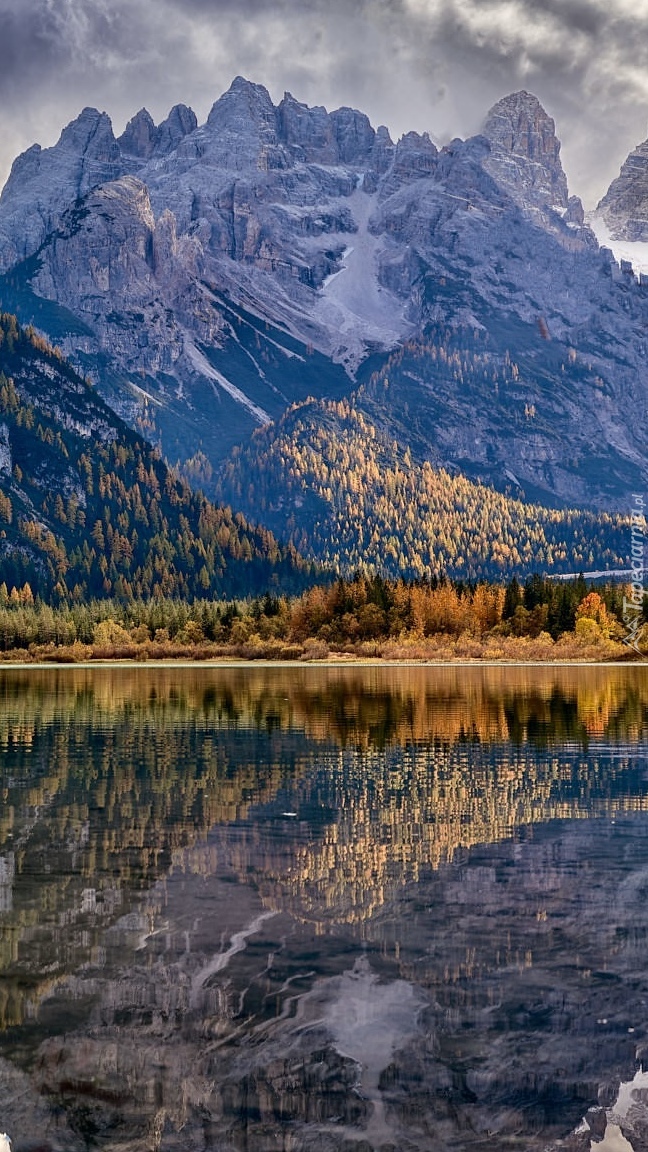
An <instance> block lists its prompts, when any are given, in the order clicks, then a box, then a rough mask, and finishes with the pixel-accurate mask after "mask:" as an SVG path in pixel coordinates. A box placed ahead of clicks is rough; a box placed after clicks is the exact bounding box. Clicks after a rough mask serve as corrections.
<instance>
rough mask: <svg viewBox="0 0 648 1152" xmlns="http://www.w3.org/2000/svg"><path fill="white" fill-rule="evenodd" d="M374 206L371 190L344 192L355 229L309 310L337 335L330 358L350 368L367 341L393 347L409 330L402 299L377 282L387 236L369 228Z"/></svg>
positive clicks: (364, 352) (375, 196)
mask: <svg viewBox="0 0 648 1152" xmlns="http://www.w3.org/2000/svg"><path fill="white" fill-rule="evenodd" d="M376 206H377V195H376V194H373V195H371V196H369V195H367V193H366V192H364V191H362V190H361V189H357V190H356V191H355V192H354V193H353V194H352V195H351V196H350V197H349V208H350V210H351V213H352V215H353V219H354V222H355V224H356V226H357V232H355V233H354V234H353V244H351V245H349V246H348V247H347V248H345V249H344V251H343V253H342V257H341V259H342V264H343V267H342V268H340V269H338V270H337V271H336V272H334V273H332V274H331V275H330V276H328V277H327V278H326V279H325V280H324V282H323V284H322V287H321V289H320V292H319V299H318V301H317V304H316V306H315V309H314V318H315V320H316V321H317V322H319V323H320V324H321V325H322V327H324V328H326V329H328V330H329V331H330V332H335V333H338V334H339V335H338V340H337V347H336V348H335V357H336V359H338V360H340V361H341V362H342V363H344V364H345V365H347V366H348V367H349V368H350V369H351V370H353V369H354V368H356V367H357V365H358V364H359V363H360V361H361V360H362V359H364V357H365V356H366V352H367V345H368V344H369V345H371V344H374V345H377V346H378V347H381V348H393V347H394V345H396V344H398V343H399V342H400V341H401V340H402V339H403V338H404V337H405V336H406V335H407V333H408V332H409V331H411V325H410V324H408V322H407V320H406V318H405V305H404V302H403V300H399V299H398V297H397V296H395V295H394V294H393V293H392V292H390V291H389V290H388V289H386V288H383V287H382V285H381V284H380V282H379V260H380V255H381V253H382V252H383V251H384V249H385V245H386V243H387V240H386V238H385V237H384V236H374V235H373V234H372V232H371V231H370V220H371V216H372V213H373V211H374V209H375V208H376Z"/></svg>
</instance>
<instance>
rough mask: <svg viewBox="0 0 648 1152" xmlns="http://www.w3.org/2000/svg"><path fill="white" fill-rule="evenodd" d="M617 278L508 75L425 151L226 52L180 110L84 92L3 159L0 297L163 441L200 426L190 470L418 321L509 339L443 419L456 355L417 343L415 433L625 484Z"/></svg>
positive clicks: (639, 337) (637, 435)
mask: <svg viewBox="0 0 648 1152" xmlns="http://www.w3.org/2000/svg"><path fill="white" fill-rule="evenodd" d="M3 272H4V273H6V275H5V276H4V277H2V273H3ZM617 272H618V275H617ZM635 287H636V292H635ZM642 291H643V288H642V286H641V285H634V280H633V282H632V284H630V281H629V280H628V278H626V279H624V278H623V273H622V270H621V269H620V268H618V269H615V268H614V267H613V264H612V262H611V257H610V254H609V253H607V254H606V253H604V252H601V251H600V250H599V248H598V246H597V244H596V240H595V237H594V235H593V234H592V232H591V231H590V230H589V229H588V228H586V227H583V216H582V207H581V205H580V204H579V202H578V201H577V200H576V199H569V198H568V192H567V181H566V179H565V174H564V172H563V169H562V165H561V162H560V142H559V140H558V139H557V137H556V132H555V125H554V121H553V119H552V118H551V117H550V116H549V115H548V113H547V112H546V111H545V109H544V108H543V107H542V105H541V104H540V102H539V100H538V99H537V98H536V97H535V96H533V95H531V94H530V93H528V92H516V93H512V94H510V95H509V96H506V97H504V98H503V99H502V100H500V101H498V103H497V104H496V105H495V106H494V107H493V108H492V109H491V110H490V112H489V113H488V115H487V117H486V122H485V124H484V130H483V134H481V135H478V136H474V137H472V138H471V139H469V140H466V141H461V140H455V141H453V142H452V143H451V144H449V145H447V146H446V147H443V148H441V149H437V147H436V146H435V144H434V143H433V141H432V139H431V138H430V136H429V135H428V134H426V133H422V134H420V133H417V132H405V133H404V134H403V135H402V136H401V138H400V139H399V140H398V142H397V143H394V142H393V141H392V139H391V137H390V135H389V132H388V131H387V129H386V128H384V127H380V128H378V129H376V128H374V127H373V125H372V124H371V122H370V120H369V118H368V117H367V116H366V115H365V114H364V113H363V112H361V111H358V110H357V109H353V108H348V107H341V108H338V109H336V110H334V111H331V112H329V111H328V110H327V109H326V108H324V107H321V106H315V107H309V106H308V105H307V104H305V103H301V102H300V101H299V100H298V99H297V98H296V97H295V96H293V95H292V94H291V93H290V92H286V93H285V94H284V96H283V98H282V99H281V101H280V102H279V103H278V104H277V105H275V104H274V103H273V100H272V98H271V96H270V93H269V92H268V90H267V89H266V88H265V87H264V86H263V85H260V84H255V83H252V82H251V81H249V80H246V79H245V78H243V77H240V76H239V77H237V78H236V79H235V80H234V81H233V83H232V84H231V85H230V87H229V89H228V91H227V92H225V93H224V94H223V95H222V96H221V97H220V99H218V100H217V101H216V102H215V103H214V105H213V107H212V109H211V111H210V113H209V117H208V119H207V121H206V123H204V124H202V125H200V126H199V125H198V124H197V121H196V117H195V115H194V113H193V112H192V111H191V109H189V108H187V107H186V106H185V105H181V104H180V105H176V106H175V107H174V108H173V109H172V110H171V112H170V113H169V116H168V117H167V119H166V120H165V121H163V123H162V124H160V125H156V124H155V123H154V120H153V118H152V116H151V115H150V113H149V112H148V111H147V110H146V109H141V110H140V111H139V112H137V113H136V115H134V116H133V118H132V119H131V120H130V121H129V123H128V125H127V126H126V129H125V131H124V132H123V133H122V135H121V136H120V137H119V139H118V140H116V139H115V137H114V134H113V131H112V125H111V123H110V120H109V118H108V117H107V116H106V115H105V113H101V112H98V111H97V110H96V109H84V111H83V112H82V113H81V115H80V116H79V117H77V119H76V120H75V121H73V123H72V124H71V125H68V127H67V128H66V129H65V130H64V132H63V133H62V135H61V139H60V140H59V142H58V144H57V145H55V146H54V147H53V148H48V149H40V148H38V147H34V148H33V149H30V150H29V151H28V152H26V153H25V154H24V155H23V156H22V157H20V158H19V159H18V160H17V161H16V163H15V165H14V168H13V170H12V175H11V178H10V180H9V182H8V184H7V187H6V188H5V191H4V193H3V195H2V200H1V201H0V296H1V297H2V303H3V304H4V306H5V308H6V309H7V310H10V309H13V310H16V309H17V310H19V311H21V310H22V316H23V318H24V319H25V321H32V320H33V321H34V322H35V323H36V324H37V325H38V326H39V327H42V328H43V330H44V331H46V332H47V333H48V334H50V335H51V336H52V338H53V339H54V340H55V341H56V343H57V344H60V346H61V347H62V348H63V350H64V351H65V352H66V353H68V354H70V355H71V356H73V357H75V358H76V362H77V363H78V364H79V366H81V367H82V368H83V371H84V372H87V373H92V374H93V375H94V377H95V379H96V380H97V382H98V383H100V384H101V386H102V387H103V388H104V395H106V396H107V397H108V398H109V399H110V402H111V403H112V404H114V405H115V406H116V407H117V409H118V410H119V411H120V412H122V413H123V414H124V416H125V417H126V418H128V419H129V420H131V421H132V422H134V423H137V422H138V421H142V422H143V426H144V427H145V428H146V429H147V434H150V436H151V437H152V438H154V439H156V441H157V442H160V443H161V444H162V447H163V451H164V452H165V453H167V455H168V456H169V458H170V459H172V460H173V461H176V460H179V461H180V462H182V461H191V460H192V459H193V457H194V456H195V454H196V452H197V448H198V446H199V447H200V451H201V453H203V454H204V455H205V458H207V457H208V458H209V459H208V461H207V462H208V464H209V466H210V467H211V468H212V469H213V470H214V471H215V469H216V468H217V467H218V465H219V462H220V461H222V460H223V457H224V455H225V454H226V453H227V452H228V451H229V449H230V448H231V447H232V445H233V444H234V443H237V442H239V441H241V440H244V439H245V438H246V436H248V435H249V434H250V433H251V431H252V430H253V428H254V427H256V426H258V425H265V424H267V423H268V422H269V421H271V420H274V419H276V418H277V417H278V416H280V415H281V413H282V411H283V410H284V409H285V407H286V406H288V405H290V404H291V403H293V402H298V401H300V400H301V399H304V398H305V397H306V396H308V395H313V396H315V397H319V396H322V395H327V396H329V397H330V396H336V397H337V396H340V395H344V394H345V390H348V389H349V388H351V387H353V386H354V381H355V382H357V383H361V378H362V373H363V372H365V371H367V372H368V371H369V370H370V369H369V366H370V365H371V364H372V363H374V358H376V359H377V360H378V361H379V360H380V358H381V357H382V356H384V355H389V353H390V352H393V351H394V350H395V349H398V348H399V346H402V345H404V343H405V342H407V343H409V342H411V341H412V340H414V341H416V340H417V339H420V340H423V341H425V339H426V333H428V332H429V331H430V330H431V329H430V326H435V325H436V326H440V327H441V328H442V330H443V331H444V332H446V333H447V332H451V331H453V330H454V329H459V330H462V331H463V330H466V331H468V332H469V333H470V334H471V337H470V338H471V339H472V338H473V336H472V334H474V333H475V332H477V333H486V332H487V333H495V335H494V336H493V343H492V349H493V350H492V352H489V353H488V355H494V356H499V355H500V353H501V355H502V356H503V357H505V355H508V356H509V359H510V360H511V362H513V361H516V363H517V360H519V361H520V363H519V364H518V369H516V370H519V381H520V384H519V391H520V396H519V397H517V394H516V396H513V392H512V391H510V390H508V389H509V384H510V382H508V378H507V379H506V381H504V383H503V385H502V391H501V394H500V393H498V391H497V389H496V387H495V384H496V383H497V381H496V378H495V377H494V376H493V373H492V372H491V370H490V369H487V368H486V367H484V369H483V371H482V369H481V368H480V370H479V372H477V375H476V377H475V379H476V380H477V381H478V383H476V384H475V386H474V393H473V395H472V396H471V399H470V403H469V404H468V405H467V407H465V408H464V409H462V410H461V411H462V413H463V414H462V416H461V418H460V419H459V418H458V417H457V412H458V411H459V409H458V408H457V399H456V394H457V395H459V394H461V393H462V389H464V384H463V383H462V379H461V372H462V371H463V369H460V368H459V367H457V368H456V369H455V368H453V369H452V371H451V372H450V376H449V378H448V380H445V376H443V373H444V372H445V369H444V368H443V367H442V363H445V361H443V362H442V360H441V359H439V360H438V363H437V367H436V368H435V369H434V372H433V373H432V375H431V376H430V380H429V388H428V383H427V377H425V381H426V383H425V388H424V391H423V393H422V398H421V397H420V396H419V398H417V399H416V400H412V405H411V408H410V410H409V414H408V416H407V419H406V420H404V425H403V426H404V427H405V428H406V433H405V437H407V436H410V435H411V436H414V435H416V436H418V438H419V441H420V443H423V442H424V444H425V447H424V448H423V449H420V451H425V452H432V451H434V453H436V455H435V456H434V458H435V460H437V462H446V463H448V464H451V465H452V466H453V467H459V468H460V469H462V470H465V469H466V468H467V467H468V465H467V464H466V461H470V460H472V461H473V462H474V464H475V468H477V467H478V468H479V475H480V476H481V477H482V478H489V479H492V480H493V481H494V482H496V483H500V482H501V476H502V474H503V473H502V468H504V469H508V470H509V472H512V474H513V475H514V476H515V477H516V480H515V483H516V484H517V483H519V484H520V485H521V486H522V487H524V488H527V486H528V487H529V489H530V490H532V491H539V492H550V493H551V494H552V497H554V496H555V498H556V499H558V500H568V499H569V498H570V496H571V494H572V493H573V492H578V493H579V494H581V496H580V498H582V499H583V500H588V501H591V502H592V503H595V502H597V501H599V502H600V501H601V500H603V496H602V495H601V483H602V482H601V481H600V477H601V476H602V474H603V473H604V472H605V473H606V476H611V477H612V479H611V480H610V485H611V488H612V489H614V491H619V492H625V491H635V490H637V488H636V485H637V484H638V483H639V481H640V479H641V477H642V476H643V474H644V473H643V469H644V464H643V461H644V460H645V458H646V455H647V453H648V450H647V449H646V444H648V417H645V418H644V416H643V415H642V413H643V412H644V410H645V411H648V406H647V405H646V404H645V395H644V386H643V383H642V381H643V376H642V373H643V372H644V371H645V369H644V367H643V365H644V363H645V354H644V351H643V344H642V341H644V339H645V329H646V326H647V324H648V316H645V315H644V312H645V311H646V308H647V307H648V305H646V300H645V299H644V295H642ZM500 331H501V333H502V335H501V339H500V337H499V336H498V332H500ZM80 333H81V336H80ZM547 335H550V337H551V340H550V341H548V340H547V339H546V337H547ZM561 342H562V345H564V348H563V350H562V351H561V350H560V349H561ZM505 343H506V348H504V344H505ZM518 343H519V349H520V351H519V352H517V351H516V347H517V345H518ZM509 344H510V347H509ZM581 344H583V346H584V347H586V348H587V352H586V354H584V355H583V359H582V363H581V359H580V358H578V359H577V360H576V361H574V359H573V354H572V351H571V349H572V346H573V347H580V346H581ZM611 348H614V349H617V350H619V349H620V350H621V352H620V353H619V355H617V354H616V352H615V355H614V358H613V357H612V354H611V352H610V349H611ZM529 349H531V350H532V351H531V352H529V351H528V350H529ZM442 351H443V352H444V354H445V350H444V349H442ZM461 355H462V352H461V347H458V351H457V357H458V360H457V365H459V364H460V363H463V361H462V360H461ZM476 355H477V354H476ZM527 355H529V356H532V357H533V356H537V358H538V362H541V363H542V365H543V368H542V372H539V370H538V372H536V368H535V367H534V365H531V367H529V364H527V363H525V361H524V357H526V356H527ZM516 358H517V359H516ZM569 366H573V367H571V368H570V371H571V375H570V377H569V379H570V382H571V390H570V391H569V392H568V394H567V399H565V395H564V382H565V380H566V379H567V368H568V367H569ZM563 368H564V373H563ZM371 370H373V369H371ZM435 373H436V376H435ZM534 373H535V375H534ZM542 373H545V374H546V376H547V378H550V384H548V385H547V389H548V390H547V391H543V387H544V385H542V384H541V383H537V386H536V385H535V384H534V383H533V381H534V380H536V381H539V380H544V379H545V376H544V375H542ZM415 374H416V373H415ZM505 376H506V373H505V372H504V376H503V377H502V379H503V380H504V377H505ZM437 377H439V378H438V379H437ZM441 377H443V379H441ZM421 378H422V379H423V375H422V376H421ZM407 379H408V380H409V379H410V377H407ZM517 380H518V378H517V377H516V378H515V381H514V382H513V384H514V385H515V387H517ZM446 384H447V389H448V390H447V395H445V394H444V395H445V399H444V401H443V403H442V402H441V401H440V400H439V398H438V397H439V389H440V388H441V385H443V386H444V387H445V385H446ZM513 384H510V387H511V388H513ZM403 387H406V388H412V387H414V385H412V384H411V383H408V384H406V385H404V386H403ZM421 387H423V386H421ZM561 389H562V391H561ZM593 389H596V391H595V392H593ZM558 393H560V396H561V397H562V399H561V400H560V403H558V402H557V401H554V400H553V399H552V396H553V395H557V394H558ZM435 396H436V399H434V397H435ZM593 396H595V397H596V401H597V402H596V403H592V397H593ZM631 397H632V398H633V407H632V411H633V414H634V415H633V420H632V424H631V425H630V424H629V422H628V417H627V413H628V412H629V411H630V410H631V408H630V400H629V398H631ZM583 398H584V399H583ZM581 400H583V403H584V404H585V405H586V407H587V412H588V413H590V416H591V421H590V423H587V421H586V420H585V418H584V417H583V413H582V411H581V409H580V407H579V405H580V404H581ZM566 403H569V404H570V405H571V406H572V407H571V408H570V410H569V419H568V420H566V419H565V418H564V411H565V404H566ZM622 405H623V407H622ZM426 413H430V414H431V415H430V418H429V420H428V419H427V416H426ZM637 413H639V415H637ZM511 414H512V415H511ZM509 417H511V420H512V423H510V425H509V423H507V421H509ZM588 419H589V417H588ZM386 422H387V423H389V420H387V421H386ZM576 426H577V427H578V428H579V429H580V430H581V439H580V440H579V441H578V443H579V445H580V447H579V448H578V451H577V452H576V451H575V450H574V451H572V450H571V449H570V450H569V452H568V450H567V448H566V446H565V437H566V436H568V435H569V436H571V438H572V440H573V439H574V435H575V434H574V431H573V429H574V427H576ZM505 427H506V428H509V432H510V436H509V439H508V440H507V439H506V436H505V435H504V433H503V432H502V429H503V428H505ZM610 429H612V431H610ZM399 435H400V433H399ZM507 435H508V433H507ZM586 441H587V443H590V444H593V443H595V442H596V443H599V442H600V444H601V445H603V446H607V447H602V448H601V453H602V455H603V456H605V453H606V452H607V451H608V449H609V452H610V453H611V455H610V456H609V459H610V460H612V459H613V458H614V463H613V465H610V467H609V468H607V472H606V470H605V469H601V468H600V467H599V466H598V465H597V466H596V468H593V469H589V465H588V463H587V458H586V443H585V442H586ZM430 445H434V446H435V447H434V449H432V448H431V447H430ZM610 445H612V447H610ZM419 448H420V444H419ZM612 448H613V449H614V450H613V451H612ZM566 453H567V455H568V456H569V459H570V460H572V459H573V461H574V464H573V468H574V470H575V474H574V475H576V474H577V475H576V478H574V475H572V474H571V473H569V474H568V471H569V470H568V471H567V472H566V471H565V470H564V468H562V464H561V461H562V460H563V458H564V457H565V454H566ZM570 453H571V454H570ZM430 458H431V457H430ZM606 459H607V457H606ZM570 467H571V465H570ZM561 468H562V470H561ZM588 469H589V470H588ZM504 474H506V475H508V473H506V471H505V472H504ZM204 482H205V483H207V481H204ZM606 483H607V480H606ZM615 486H616V487H615ZM606 491H607V489H606Z"/></svg>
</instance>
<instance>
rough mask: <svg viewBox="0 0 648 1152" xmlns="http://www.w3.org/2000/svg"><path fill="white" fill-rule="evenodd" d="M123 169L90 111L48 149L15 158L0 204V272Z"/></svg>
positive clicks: (109, 132) (106, 123)
mask: <svg viewBox="0 0 648 1152" xmlns="http://www.w3.org/2000/svg"><path fill="white" fill-rule="evenodd" d="M125 168H126V165H125V163H124V160H123V157H122V153H121V150H120V147H119V144H118V143H117V141H116V139H115V136H114V134H113V129H112V123H111V120H110V117H109V116H107V115H106V113H105V112H99V111H97V109H96V108H84V109H83V111H82V112H81V114H80V115H79V116H77V118H76V119H75V120H73V121H72V122H71V123H70V124H68V125H67V127H66V128H64V129H63V131H62V133H61V135H60V137H59V140H58V142H57V143H56V144H55V145H54V147H53V148H40V147H39V146H38V145H36V146H34V147H33V148H30V149H28V151H27V152H26V153H23V155H22V156H19V157H18V159H17V160H16V161H15V162H14V165H13V167H12V169H11V173H10V175H9V179H8V180H7V183H6V185H5V187H4V189H3V192H2V198H1V201H0V204H1V207H2V229H1V230H0V270H1V269H3V268H6V267H8V266H9V265H10V264H12V263H15V261H16V260H18V259H23V258H24V257H25V256H28V255H30V254H31V253H32V252H34V251H35V250H36V249H37V248H38V247H39V245H40V244H41V243H42V241H43V239H44V238H45V236H46V235H47V234H48V233H49V232H50V231H51V230H52V228H54V227H55V226H56V224H57V223H58V221H59V220H60V218H61V214H62V213H63V212H64V211H65V209H66V208H67V207H68V206H69V205H70V204H73V203H74V202H75V200H78V199H81V198H82V197H83V196H85V195H86V194H87V193H88V192H89V191H90V190H91V189H92V188H96V187H97V186H98V185H99V184H103V183H104V182H106V181H109V180H116V179H118V178H119V176H121V175H122V173H123V172H124V171H125Z"/></svg>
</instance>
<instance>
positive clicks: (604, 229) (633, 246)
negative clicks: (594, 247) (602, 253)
mask: <svg viewBox="0 0 648 1152" xmlns="http://www.w3.org/2000/svg"><path fill="white" fill-rule="evenodd" d="M587 223H588V224H589V226H590V228H591V229H592V232H593V233H594V235H595V236H596V239H597V240H598V242H599V244H600V246H601V248H609V249H610V251H611V252H613V254H614V259H615V260H616V261H617V262H618V263H619V264H620V263H621V261H622V260H628V261H629V262H630V264H632V270H633V272H634V274H635V276H641V275H644V276H648V241H646V240H618V239H617V238H616V237H615V236H613V235H612V230H611V228H610V226H609V225H608V224H606V222H605V220H604V219H603V216H602V215H601V214H600V213H598V212H591V213H590V214H589V215H588V217H587Z"/></svg>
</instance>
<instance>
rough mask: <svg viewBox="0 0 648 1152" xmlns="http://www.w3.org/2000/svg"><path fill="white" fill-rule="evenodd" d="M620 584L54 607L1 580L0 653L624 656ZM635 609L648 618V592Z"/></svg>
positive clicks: (537, 582) (627, 652)
mask: <svg viewBox="0 0 648 1152" xmlns="http://www.w3.org/2000/svg"><path fill="white" fill-rule="evenodd" d="M627 591H628V590H627V588H624V587H623V586H622V585H613V584H608V585H604V586H598V587H596V588H595V587H593V586H591V585H588V584H587V582H586V581H585V580H584V579H583V578H582V577H579V578H578V579H577V580H572V581H566V582H556V581H555V580H549V579H547V578H545V577H542V576H531V577H530V578H529V579H528V580H527V581H526V583H525V584H524V585H520V584H519V583H518V581H517V580H512V581H511V582H510V583H509V584H507V585H500V584H486V583H479V584H466V583H461V582H453V581H450V580H444V579H441V580H433V581H425V582H416V583H410V582H406V581H401V580H395V581H392V580H383V579H382V578H380V577H379V576H370V575H366V574H362V573H359V574H357V575H356V576H355V577H354V578H353V579H351V580H342V579H340V580H337V581H336V582H335V583H332V584H328V585H321V586H317V587H314V588H311V589H309V590H308V591H307V592H304V593H303V594H302V595H301V596H295V597H292V598H288V597H284V596H275V595H272V594H271V593H268V594H267V595H266V596H264V597H262V598H257V599H253V600H245V601H215V600H195V601H194V602H192V603H187V602H185V601H181V600H177V599H164V598H157V599H153V600H150V601H142V600H132V601H118V600H96V601H92V602H90V603H88V604H74V603H60V604H58V605H56V606H53V605H51V604H47V603H44V602H43V601H41V600H39V599H34V597H33V595H32V592H31V589H30V587H29V585H27V584H26V585H24V586H23V587H22V588H12V589H8V588H7V587H6V585H4V584H2V585H0V660H2V661H4V662H26V663H30V662H33V663H37V662H43V661H45V662H47V661H57V662H64V663H80V662H84V661H92V660H98V661H105V660H137V661H140V660H144V661H145V660H173V659H182V660H187V659H189V660H218V659H232V658H233V659H242V660H260V659H261V660H328V659H330V660H336V659H349V658H354V659H360V660H362V659H383V660H388V661H389V660H396V661H397V660H441V661H446V660H447V661H452V660H503V661H509V660H514V661H515V660H518V661H529V660H531V661H546V662H552V661H566V660H568V661H572V660H583V661H592V660H631V659H640V658H641V655H642V654H643V653H645V655H646V656H648V627H644V632H643V640H642V642H641V644H640V649H641V653H638V652H636V651H633V650H632V649H631V648H630V647H629V646H628V645H627V643H624V639H625V638H626V636H627V630H626V628H625V627H624V625H623V623H622V613H623V599H624V595H627ZM643 619H644V621H648V597H646V598H645V599H644V605H643Z"/></svg>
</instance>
